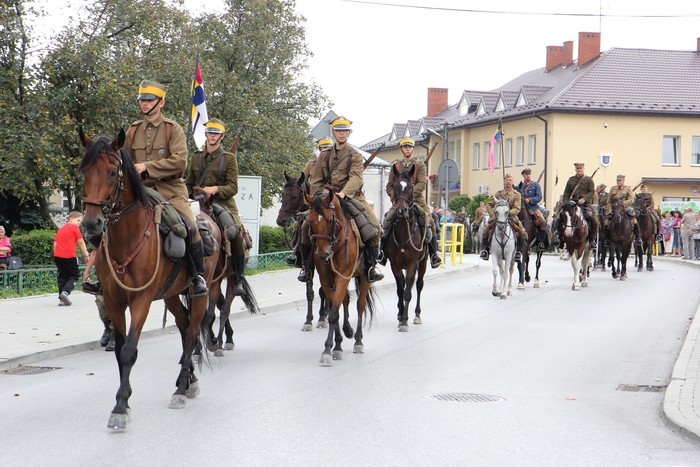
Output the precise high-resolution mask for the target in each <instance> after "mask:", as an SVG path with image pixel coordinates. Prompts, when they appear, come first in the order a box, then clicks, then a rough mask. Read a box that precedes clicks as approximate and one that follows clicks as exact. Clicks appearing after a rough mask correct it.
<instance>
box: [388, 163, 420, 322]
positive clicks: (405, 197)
mask: <svg viewBox="0 0 700 467" xmlns="http://www.w3.org/2000/svg"><path fill="white" fill-rule="evenodd" d="M391 170H392V171H393V172H394V177H395V178H394V193H395V197H394V199H393V200H392V201H393V202H394V203H395V208H396V220H395V221H394V224H393V225H392V226H391V234H390V238H389V239H388V241H387V244H386V256H387V259H388V260H389V261H391V272H392V273H394V279H396V295H398V297H399V301H398V308H399V312H398V315H397V319H398V320H399V331H401V332H406V331H408V306H409V304H410V303H411V291H412V289H413V283H414V282H415V284H416V309H415V312H414V314H415V318H414V319H413V324H423V321H422V319H421V316H420V314H421V308H420V295H421V291H422V290H423V277H424V276H425V269H426V267H427V264H428V254H427V252H428V248H427V244H426V242H425V237H426V234H427V233H428V229H430V227H429V226H427V225H426V228H425V231H424V230H423V229H421V227H420V224H419V223H418V218H417V217H416V216H417V214H416V210H415V208H414V205H413V175H414V173H415V170H416V167H415V166H414V165H411V168H410V169H409V170H406V171H399V170H398V169H397V168H396V165H393V166H392V169H391ZM424 223H425V224H427V223H428V220H427V219H426V220H425V222H424ZM404 271H406V275H405V276H404V273H403V272H404Z"/></svg>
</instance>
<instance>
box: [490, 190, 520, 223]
mask: <svg viewBox="0 0 700 467" xmlns="http://www.w3.org/2000/svg"><path fill="white" fill-rule="evenodd" d="M496 198H498V199H504V200H506V201H508V207H509V208H510V211H509V214H510V216H511V217H515V218H516V219H517V218H518V214H520V202H521V200H520V193H518V192H517V191H516V190H514V189H512V190H511V191H510V192H508V191H506V190H505V189H503V190H500V191H498V192H496V194H495V195H493V196H492V197H491V198H490V199H489V200H488V201H487V202H486V205H485V206H486V210H487V211H488V213H489V216H490V217H491V218H492V219H493V218H495V217H496V212H495V211H494V210H493V209H494V208H495V207H496Z"/></svg>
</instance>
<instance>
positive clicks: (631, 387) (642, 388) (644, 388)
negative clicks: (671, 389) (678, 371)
mask: <svg viewBox="0 0 700 467" xmlns="http://www.w3.org/2000/svg"><path fill="white" fill-rule="evenodd" d="M617 390H618V391H629V392H664V391H665V390H666V386H652V385H649V384H621V385H619V386H618V387H617Z"/></svg>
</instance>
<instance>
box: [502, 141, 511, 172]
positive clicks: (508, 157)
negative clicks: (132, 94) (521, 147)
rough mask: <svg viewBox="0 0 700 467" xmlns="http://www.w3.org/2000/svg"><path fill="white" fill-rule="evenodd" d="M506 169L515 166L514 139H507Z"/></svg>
mask: <svg viewBox="0 0 700 467" xmlns="http://www.w3.org/2000/svg"><path fill="white" fill-rule="evenodd" d="M504 165H505V166H506V167H512V166H513V138H508V139H506V154H505V164H504Z"/></svg>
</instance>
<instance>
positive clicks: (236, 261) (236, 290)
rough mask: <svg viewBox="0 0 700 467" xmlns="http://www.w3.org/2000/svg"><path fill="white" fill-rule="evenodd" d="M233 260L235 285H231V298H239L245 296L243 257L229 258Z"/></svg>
mask: <svg viewBox="0 0 700 467" xmlns="http://www.w3.org/2000/svg"><path fill="white" fill-rule="evenodd" d="M231 258H232V259H233V267H234V268H235V269H236V274H235V277H236V283H235V284H234V285H233V296H234V297H241V296H243V295H245V288H244V287H243V276H245V256H244V255H236V256H232V257H231Z"/></svg>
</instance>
